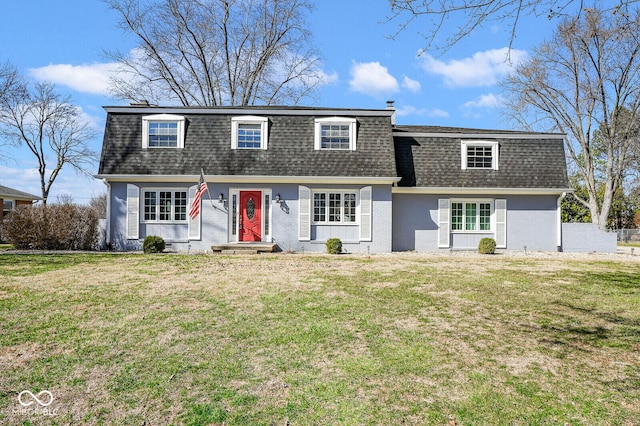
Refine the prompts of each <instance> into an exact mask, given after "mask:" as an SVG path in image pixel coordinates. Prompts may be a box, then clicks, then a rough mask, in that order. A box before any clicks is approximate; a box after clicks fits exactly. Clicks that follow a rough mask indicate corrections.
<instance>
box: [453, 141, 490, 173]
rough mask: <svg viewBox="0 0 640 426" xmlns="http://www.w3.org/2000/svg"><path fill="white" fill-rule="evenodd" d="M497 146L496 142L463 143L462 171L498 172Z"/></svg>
mask: <svg viewBox="0 0 640 426" xmlns="http://www.w3.org/2000/svg"><path fill="white" fill-rule="evenodd" d="M498 146H499V145H498V143H497V142H481V141H463V142H462V145H461V155H462V169H463V170H464V169H493V170H498Z"/></svg>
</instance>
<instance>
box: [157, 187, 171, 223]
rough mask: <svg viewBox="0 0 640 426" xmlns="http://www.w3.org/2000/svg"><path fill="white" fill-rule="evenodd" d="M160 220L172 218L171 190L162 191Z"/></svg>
mask: <svg viewBox="0 0 640 426" xmlns="http://www.w3.org/2000/svg"><path fill="white" fill-rule="evenodd" d="M159 219H160V220H171V192H168V191H160V218H159Z"/></svg>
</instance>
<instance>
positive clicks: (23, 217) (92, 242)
mask: <svg viewBox="0 0 640 426" xmlns="http://www.w3.org/2000/svg"><path fill="white" fill-rule="evenodd" d="M98 229H99V227H98V216H97V214H96V213H95V212H94V211H93V209H91V208H89V207H86V206H77V205H73V204H52V205H46V206H45V205H39V206H21V207H20V208H18V209H17V210H16V211H14V212H12V213H11V214H9V215H8V216H7V218H5V220H4V221H3V223H2V239H3V240H5V241H7V242H8V243H11V244H13V246H14V247H15V248H16V249H38V250H93V249H95V248H96V245H97V240H98Z"/></svg>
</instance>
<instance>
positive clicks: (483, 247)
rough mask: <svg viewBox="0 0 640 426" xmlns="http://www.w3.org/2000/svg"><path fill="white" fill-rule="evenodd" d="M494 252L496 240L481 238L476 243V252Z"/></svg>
mask: <svg viewBox="0 0 640 426" xmlns="http://www.w3.org/2000/svg"><path fill="white" fill-rule="evenodd" d="M495 252H496V240H494V239H493V238H483V239H481V240H480V244H478V253H480V254H494V253H495Z"/></svg>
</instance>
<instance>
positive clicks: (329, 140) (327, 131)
mask: <svg viewBox="0 0 640 426" xmlns="http://www.w3.org/2000/svg"><path fill="white" fill-rule="evenodd" d="M320 129H321V133H320V148H322V149H347V150H348V149H349V148H350V145H349V125H348V124H323V125H322V126H321V127H320Z"/></svg>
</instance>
